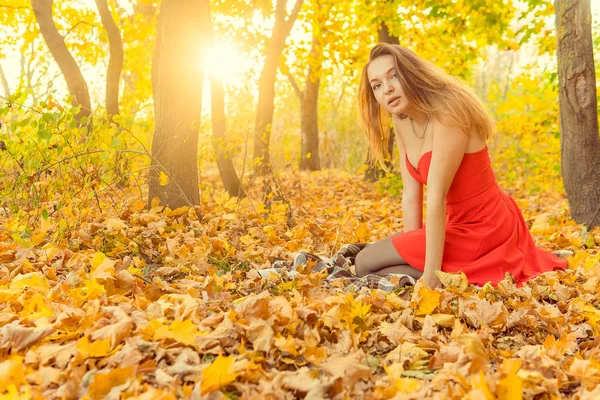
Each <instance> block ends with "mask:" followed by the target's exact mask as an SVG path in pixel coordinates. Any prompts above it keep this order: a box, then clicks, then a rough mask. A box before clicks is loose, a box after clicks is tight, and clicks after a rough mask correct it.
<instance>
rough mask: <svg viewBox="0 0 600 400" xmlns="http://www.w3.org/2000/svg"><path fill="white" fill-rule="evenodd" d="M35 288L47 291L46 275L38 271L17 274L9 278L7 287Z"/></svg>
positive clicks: (43, 291)
mask: <svg viewBox="0 0 600 400" xmlns="http://www.w3.org/2000/svg"><path fill="white" fill-rule="evenodd" d="M25 288H27V289H35V290H39V291H40V292H42V293H46V292H48V289H49V285H48V280H47V279H46V277H45V276H44V275H42V274H40V273H38V272H31V273H29V274H25V275H22V274H19V275H17V276H16V277H15V278H14V279H12V280H11V282H10V286H9V289H25Z"/></svg>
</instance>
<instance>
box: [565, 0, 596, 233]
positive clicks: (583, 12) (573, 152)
mask: <svg viewBox="0 0 600 400" xmlns="http://www.w3.org/2000/svg"><path fill="white" fill-rule="evenodd" d="M555 10H556V26H557V32H558V49H557V57H558V83H559V87H560V89H559V103H560V129H561V141H560V144H561V157H562V176H563V179H564V183H565V189H566V192H567V199H568V201H569V206H570V209H571V215H572V217H573V219H574V220H575V221H576V222H578V223H582V224H588V225H589V227H590V228H591V227H594V226H599V225H600V138H599V136H598V110H597V100H596V76H595V72H594V56H593V51H592V49H593V47H592V31H591V9H590V0H556V2H555Z"/></svg>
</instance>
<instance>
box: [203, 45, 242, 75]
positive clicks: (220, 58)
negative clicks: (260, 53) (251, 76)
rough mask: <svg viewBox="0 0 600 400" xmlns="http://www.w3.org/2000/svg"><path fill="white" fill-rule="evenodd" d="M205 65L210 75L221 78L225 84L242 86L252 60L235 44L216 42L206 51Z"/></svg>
mask: <svg viewBox="0 0 600 400" xmlns="http://www.w3.org/2000/svg"><path fill="white" fill-rule="evenodd" d="M204 66H205V68H206V73H207V74H208V75H209V76H214V77H217V78H219V79H221V80H222V81H223V83H224V84H225V85H234V86H241V85H243V83H244V79H243V74H244V72H247V71H248V70H249V69H250V67H251V62H250V60H249V59H248V58H247V57H246V56H245V55H243V54H242V53H241V52H240V50H239V49H238V48H236V47H235V46H234V45H233V44H231V43H215V44H213V45H212V46H210V47H209V48H208V50H207V52H206V59H205V63H204Z"/></svg>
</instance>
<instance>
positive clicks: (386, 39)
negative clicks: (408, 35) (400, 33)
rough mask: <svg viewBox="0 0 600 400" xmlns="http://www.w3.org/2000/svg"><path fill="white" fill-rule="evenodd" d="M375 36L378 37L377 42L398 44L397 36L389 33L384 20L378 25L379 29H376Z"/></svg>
mask: <svg viewBox="0 0 600 400" xmlns="http://www.w3.org/2000/svg"><path fill="white" fill-rule="evenodd" d="M377 38H378V39H379V42H383V43H389V44H400V40H399V39H398V37H397V36H394V35H391V34H390V30H389V28H388V26H387V25H386V24H385V22H382V23H381V25H380V26H379V29H378V30H377Z"/></svg>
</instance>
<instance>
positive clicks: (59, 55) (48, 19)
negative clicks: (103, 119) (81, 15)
mask: <svg viewBox="0 0 600 400" xmlns="http://www.w3.org/2000/svg"><path fill="white" fill-rule="evenodd" d="M52 3H53V0H31V4H32V6H33V13H34V14H35V18H36V20H37V22H38V25H39V27H40V32H41V33H42V36H43V37H44V40H45V41H46V45H47V46H48V49H50V53H52V56H53V57H54V59H55V60H56V63H57V64H58V67H59V68H60V70H61V72H62V73H63V75H64V77H65V80H66V82H67V87H68V88H69V93H70V94H71V96H73V105H74V106H81V109H80V111H79V113H78V114H77V115H75V119H76V120H77V121H79V120H80V119H81V118H82V117H89V116H90V114H91V109H92V107H91V105H90V95H89V92H88V87H87V84H86V83H85V79H83V75H82V74H81V70H80V69H79V66H78V65H77V63H76V62H75V59H74V58H73V56H72V55H71V53H69V49H67V46H66V45H65V41H64V39H63V37H62V36H61V35H60V33H58V30H57V29H56V26H55V25H54V20H53V19H52Z"/></svg>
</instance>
